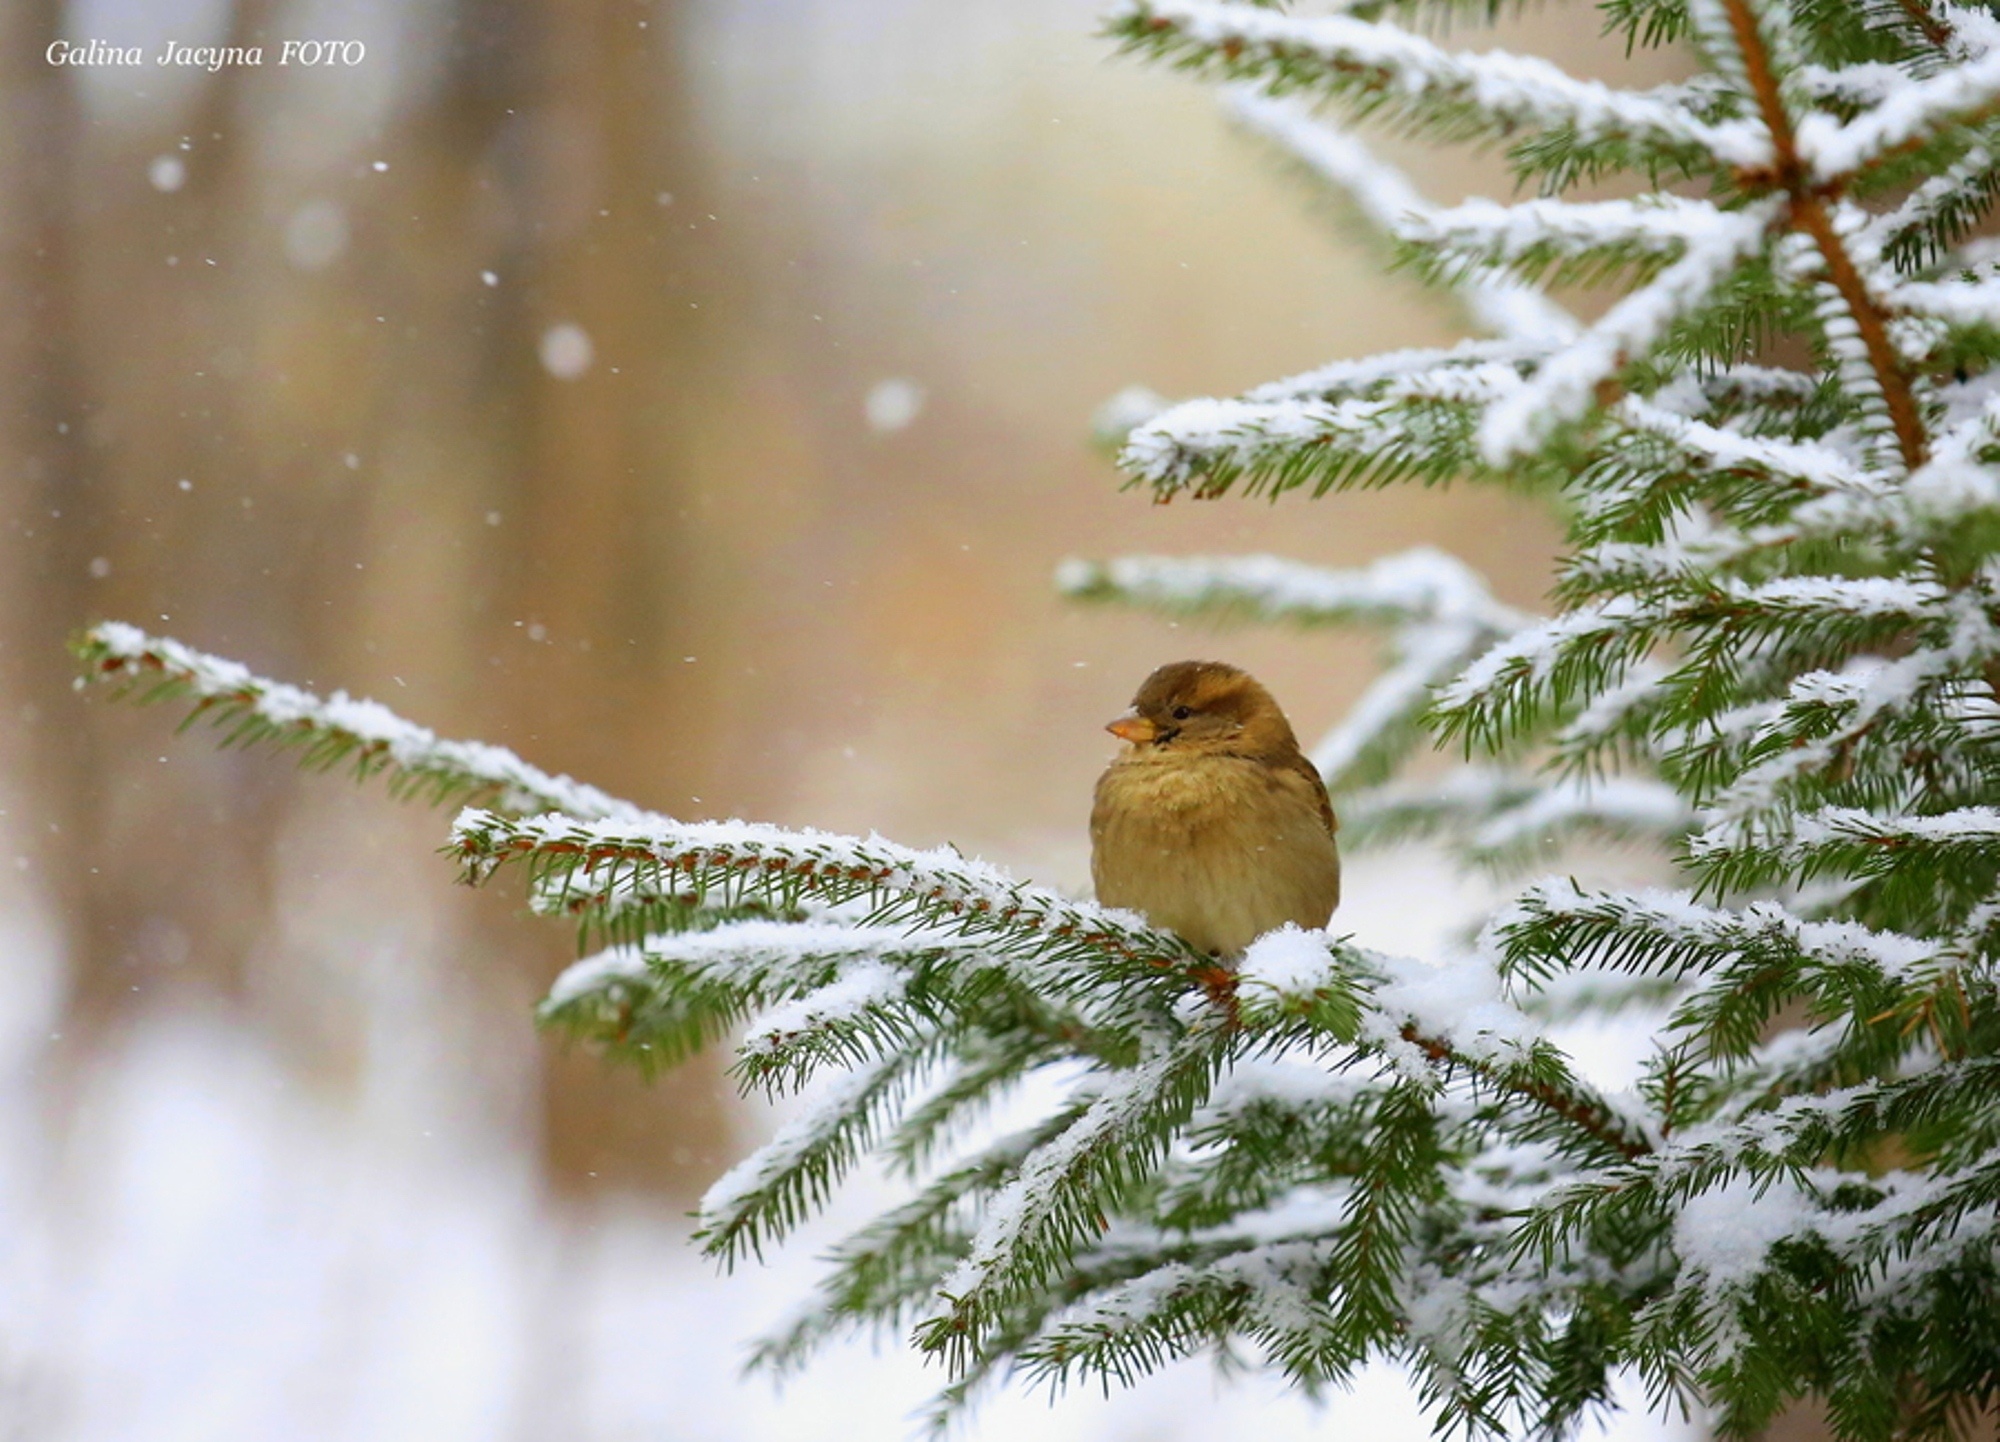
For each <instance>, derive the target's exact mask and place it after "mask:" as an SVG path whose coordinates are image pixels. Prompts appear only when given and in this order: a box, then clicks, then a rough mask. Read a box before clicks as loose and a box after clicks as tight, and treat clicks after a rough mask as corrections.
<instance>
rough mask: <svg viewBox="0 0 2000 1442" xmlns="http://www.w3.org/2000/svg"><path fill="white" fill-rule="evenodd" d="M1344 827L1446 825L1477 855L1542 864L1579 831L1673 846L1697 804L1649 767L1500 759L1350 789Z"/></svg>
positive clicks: (1357, 830)
mask: <svg viewBox="0 0 2000 1442" xmlns="http://www.w3.org/2000/svg"><path fill="white" fill-rule="evenodd" d="M1340 819H1341V834H1342V836H1343V837H1346V836H1349V835H1350V834H1351V835H1352V836H1353V837H1354V838H1355V839H1356V840H1357V841H1365V842H1368V843H1371V844H1375V843H1386V842H1394V841H1400V840H1405V839H1408V838H1411V837H1417V836H1437V835H1440V834H1442V836H1443V838H1444V840H1445V842H1446V844H1448V845H1449V846H1450V847H1451V848H1452V850H1453V851H1454V852H1456V854H1458V855H1460V856H1462V857H1464V858H1465V860H1467V861H1468V862H1471V863H1473V864H1474V865H1479V866H1487V867H1511V866H1516V865H1523V864H1527V863H1530V862H1532V863H1536V864H1542V863H1543V862H1544V861H1545V858H1546V855H1547V850H1548V848H1549V847H1550V846H1551V845H1553V844H1557V843H1560V842H1563V841H1566V840H1569V839H1571V838H1573V837H1577V836H1582V837H1586V838H1593V839H1597V840H1604V841H1648V842H1653V843H1655V844H1658V845H1663V846H1670V845H1671V844H1673V843H1674V842H1676V841H1678V840H1679V839H1680V838H1681V837H1682V836H1685V835H1686V834H1687V833H1688V831H1689V830H1691V829H1692V827H1693V825H1694V820H1695V816H1694V812H1693V810H1692V808H1690V807H1689V805H1688V804H1687V802H1686V800H1685V799H1683V798H1682V797H1681V796H1680V795H1679V794H1678V793H1676V792H1675V791H1674V789H1673V788H1672V787H1670V786H1668V785H1667V784H1666V783H1665V782H1662V781H1656V780H1653V779H1651V778H1649V777H1645V776H1613V777H1607V778H1603V779H1600V780H1591V779H1587V778H1582V777H1565V778H1562V779H1558V780H1554V781H1551V780H1549V779H1548V778H1546V777H1541V776H1531V775H1526V774H1523V773H1520V772H1516V771H1508V770H1501V769H1497V768H1492V767H1474V766H1467V767H1462V768H1460V769H1459V770H1457V771H1454V772H1453V773H1452V774H1451V775H1449V776H1447V777H1445V778H1444V779H1443V780H1442V781H1439V782H1436V783H1433V784H1428V785H1397V786H1382V787H1376V788H1374V789H1372V790H1368V791H1363V792H1360V793H1359V794H1357V795H1355V796H1352V797H1350V798H1348V799H1347V800H1346V801H1345V802H1344V803H1343V805H1342V807H1341V817H1340Z"/></svg>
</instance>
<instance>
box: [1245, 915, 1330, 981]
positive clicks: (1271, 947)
mask: <svg viewBox="0 0 2000 1442" xmlns="http://www.w3.org/2000/svg"><path fill="white" fill-rule="evenodd" d="M1340 972H1341V967H1340V964H1339V962H1338V960H1337V959H1336V958H1335V956H1334V955H1333V953H1332V952H1331V951H1329V950H1328V949H1327V937H1326V933H1325V932H1324V931H1305V930H1302V929H1301V928H1300V927H1298V926H1297V925H1295V924H1293V923H1292V922H1289V921H1288V922H1286V923H1285V924H1284V925H1283V926H1281V927H1279V928H1278V929H1277V930H1276V931H1267V932H1265V933H1264V934H1263V935H1262V936H1260V937H1258V938H1257V939H1256V940H1255V941H1253V942H1251V943H1250V946H1249V948H1248V949H1247V950H1246V951H1245V952H1244V953H1243V960H1242V962H1241V963H1240V964H1239V965H1238V967H1237V972H1236V974H1237V977H1238V979H1239V981H1240V982H1241V984H1242V985H1243V986H1245V987H1263V988H1265V989H1267V990H1269V991H1272V992H1275V993H1276V994H1277V995H1279V996H1302V997H1303V996H1311V995H1312V994H1313V993H1314V992H1316V991H1319V990H1321V989H1323V988H1324V987H1326V986H1328V985H1329V984H1331V983H1333V982H1335V981H1336V980H1337V979H1338V978H1339V976H1340Z"/></svg>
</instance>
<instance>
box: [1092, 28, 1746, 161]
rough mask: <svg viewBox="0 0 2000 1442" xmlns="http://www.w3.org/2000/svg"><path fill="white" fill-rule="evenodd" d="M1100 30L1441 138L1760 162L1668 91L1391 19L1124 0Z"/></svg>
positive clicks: (1207, 69)
mask: <svg viewBox="0 0 2000 1442" xmlns="http://www.w3.org/2000/svg"><path fill="white" fill-rule="evenodd" d="M1105 26H1106V29H1107V31H1108V32H1109V33H1110V34H1112V35H1114V36H1117V37H1118V38H1120V39H1122V40H1124V41H1125V43H1126V44H1127V45H1128V46H1129V47H1131V48H1133V49H1135V50H1143V51H1147V52H1149V53H1151V54H1153V55H1156V56H1158V57H1160V58H1162V59H1165V60H1168V61H1170V62H1171V63H1173V64H1175V65H1177V66H1179V67H1180V68H1183V69H1191V70H1196V71H1199V72H1201V73H1203V74H1206V75H1211V76H1221V77H1226V78H1228V79H1234V80H1249V81H1254V82H1256V83H1257V84H1259V85H1260V86H1262V87H1264V88H1265V89H1267V90H1269V91H1270V92H1272V93H1274V94H1281V93H1283V92H1285V91H1297V90H1302V91H1310V92H1314V93H1318V94H1322V95H1328V96H1335V97H1338V98H1340V99H1343V100H1345V101H1347V102H1348V103H1349V104H1350V106H1351V107H1352V108H1353V109H1354V110H1355V111H1357V112H1358V113H1361V114H1364V115H1382V116H1385V117H1387V118H1389V119H1391V120H1393V121H1396V122H1399V123H1402V124H1405V125H1407V126H1410V127H1412V128H1415V129H1419V130H1421V131H1423V132H1425V133H1427V134H1430V135H1433V136H1436V137H1438V138H1442V139H1465V138H1470V137H1474V136H1479V135H1487V134H1492V133H1495V132H1498V133H1502V134H1505V133H1512V132H1515V131H1518V130H1521V129H1523V128H1534V129H1541V130H1557V129H1561V130H1565V131H1570V132H1573V133H1575V134H1577V135H1580V136H1582V137H1584V138H1586V139H1597V140H1605V139H1614V138H1615V139H1622V140H1625V141H1627V142H1629V143H1631V144H1633V145H1635V146H1643V147H1645V148H1646V149H1647V150H1648V151H1649V152H1650V153H1652V154H1653V155H1655V156H1657V157H1659V158H1660V159H1661V160H1662V161H1663V162H1665V163H1666V164H1670V165H1672V164H1679V165H1685V166H1689V167H1700V166H1703V165H1706V164H1710V163H1712V160H1713V158H1714V157H1716V156H1722V157H1724V158H1725V159H1726V161H1727V162H1728V163H1731V164H1737V165H1748V166H1754V165H1759V164H1768V163H1769V159H1770V157H1769V154H1768V150H1767V149H1765V148H1762V147H1760V146H1759V145H1758V144H1757V143H1756V141H1757V138H1758V137H1756V136H1755V135H1753V134H1751V133H1749V132H1747V131H1745V130H1744V129H1743V128H1741V127H1729V126H1711V125H1708V124H1706V123H1704V122H1703V121H1701V120H1700V119H1698V118H1697V117H1696V116H1694V115H1693V114H1692V113H1690V112H1689V111H1688V110H1687V109H1685V108H1683V107H1682V106H1679V105H1676V104H1674V103H1673V102H1672V101H1671V100H1668V99H1665V98H1662V97H1659V96H1654V95H1648V94H1645V93H1643V92H1636V91H1624V90H1614V89H1612V88H1611V87H1610V86H1607V85H1604V84H1601V83H1600V82H1597V81H1594V80H1579V79H1577V78H1576V77H1574V76H1572V75H1568V74H1566V73H1564V72H1563V71H1562V70H1561V69H1560V68H1558V67H1557V66H1555V65H1553V64H1551V63H1549V62H1548V61H1546V60H1543V59H1540V58H1537V57H1533V56H1519V55H1509V54H1506V53H1504V52H1500V51H1495V52H1492V53H1490V54H1484V55H1473V54H1466V53H1463V52H1459V51H1450V50H1445V49H1443V48H1442V47H1440V46H1438V45H1436V44H1434V43H1433V42H1431V41H1429V40H1426V39H1424V38H1422V37H1421V36H1418V35H1415V34H1412V33H1411V32H1409V31H1406V30H1402V29H1400V28H1398V27H1396V26H1393V25H1390V24H1387V23H1379V22H1371V21H1366V20H1361V19H1357V18H1355V17H1353V16H1348V15H1323V16H1295V15H1286V14H1283V13H1281V12H1279V11H1276V10H1272V9H1268V8H1265V7H1262V6H1258V5H1251V4H1223V3H1210V0H1122V3H1120V4H1118V5H1116V6H1115V7H1114V8H1113V9H1112V10H1111V12H1110V14H1109V15H1108V16H1107V17H1106V21H1105Z"/></svg>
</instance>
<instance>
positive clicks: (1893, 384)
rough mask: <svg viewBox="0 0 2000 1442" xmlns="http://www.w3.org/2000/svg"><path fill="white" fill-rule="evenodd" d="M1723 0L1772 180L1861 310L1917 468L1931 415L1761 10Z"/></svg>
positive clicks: (1906, 458) (1837, 284) (1903, 441)
mask: <svg viewBox="0 0 2000 1442" xmlns="http://www.w3.org/2000/svg"><path fill="white" fill-rule="evenodd" d="M1723 6H1724V9H1725V10H1726V11H1727V12H1728V15H1729V29H1730V32H1731V33H1732V34H1733V35H1734V36H1735V38H1736V45H1737V48H1738V50H1740V51H1741V52H1742V55H1743V69H1744V73H1745V75H1746V76H1747V78H1748V79H1749V81H1750V90H1751V93H1752V94H1753V95H1754V96H1755V97H1756V99H1757V109H1758V111H1759V113H1760V114H1761V115H1762V117H1763V120H1764V126H1765V129H1767V130H1768V131H1770V133H1771V149H1772V151H1773V152H1774V153H1775V156H1776V169H1775V173H1774V175H1773V176H1772V177H1771V178H1770V180H1771V183H1772V184H1773V185H1774V186H1775V188H1777V189H1780V190H1783V191H1784V192H1785V194H1786V196H1787V197H1788V199H1789V201H1790V205H1789V215H1788V218H1787V219H1788V224H1789V225H1790V226H1791V227H1792V228H1793V229H1794V230H1799V231H1802V232H1804V233H1805V234H1807V235H1809V236H1811V237H1812V239H1813V243H1814V244H1815V245H1816V246H1818V247H1819V253H1820V255H1821V256H1822V257H1823V258H1824V259H1825V261H1826V271H1827V279H1828V280H1830V281H1831V282H1832V283H1833V288H1834V290H1836V291H1837V292H1839V294H1840V299H1841V302H1842V304H1844V305H1845V306H1846V307H1847V312H1848V314H1849V315H1851V316H1853V317H1854V326H1855V329H1856V330H1857V331H1858V332H1859V333H1860V336H1861V344H1862V346H1863V348H1864V349H1865V350H1866V351H1867V352H1868V364H1869V367H1870V369H1872V370H1873V371H1874V372H1875V380H1876V384H1877V385H1879V386H1880V387H1881V389H1882V400H1883V403H1884V404H1885V405H1887V407H1888V408H1889V424H1890V425H1891V426H1892V427H1893V428H1894V430H1895V432H1896V447H1897V449H1898V450H1899V451H1900V452H1901V453H1902V457H1903V464H1904V465H1905V466H1907V467H1908V468H1909V469H1911V470H1915V469H1916V468H1917V467H1918V466H1921V465H1922V464H1923V463H1924V461H1925V459H1926V458H1927V456H1928V454H1929V442H1928V438H1927V437H1926V436H1925V434H1924V426H1923V418H1922V416H1921V415H1920V414H1919V413H1918V411H1917V399H1916V396H1915V394H1914V393H1912V391H1911V390H1910V378H1909V376H1908V375H1906V374H1905V373H1904V370H1903V364H1902V361H1901V359H1900V358H1899V357H1898V356H1897V355H1896V348H1895V346H1894V345H1893V344H1892V343H1891V342H1890V340H1889V327H1888V323H1887V322H1886V320H1885V319H1884V318H1883V315H1882V312H1881V310H1880V308H1879V307H1877V305H1876V304H1875V299H1874V297H1873V296H1871V295H1869V294H1868V287H1867V285H1866V284H1865V283H1864V282H1863V281H1862V279H1861V272H1860V270H1859V269H1857V268H1856V266H1855V264H1854V257H1852V256H1851V255H1849V254H1848V253H1847V247H1846V246H1845V245H1844V244H1842V243H1841V239H1840V236H1839V234H1838V233H1837V232H1836V231H1835V230H1834V228H1833V218H1832V216H1830V215H1828V214H1827V209H1826V199H1827V196H1826V193H1824V192H1822V191H1821V190H1820V189H1819V188H1817V187H1815V186H1813V185H1812V184H1810V183H1809V180H1808V177H1807V174H1806V169H1805V166H1804V164H1803V163H1802V162H1801V161H1800V159H1799V148H1798V139H1797V137H1796V136H1795V135H1794V134H1793V132H1792V120H1791V116H1790V115H1788V114H1787V113H1786V111H1785V104H1784V98H1783V96H1782V95H1780V93H1779V90H1778V79H1777V76H1776V75H1775V74H1774V73H1773V72H1772V70H1771V56H1770V52H1769V51H1768V50H1766V49H1765V47H1764V37H1763V36H1762V35H1761V34H1759V33H1758V30H1757V17H1756V16H1755V15H1754V14H1753V13H1752V12H1751V9H1750V4H1749V0H1723Z"/></svg>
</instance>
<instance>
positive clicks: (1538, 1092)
mask: <svg viewBox="0 0 2000 1442" xmlns="http://www.w3.org/2000/svg"><path fill="white" fill-rule="evenodd" d="M1403 1040H1404V1041H1406V1042H1409V1043H1410V1044H1411V1045H1412V1046H1414V1047H1416V1048H1417V1049H1418V1050H1420V1051H1421V1052H1423V1054H1424V1055H1425V1056H1427V1057H1429V1058H1430V1059H1431V1060H1432V1061H1434V1062H1437V1063H1438V1064H1439V1065H1441V1066H1459V1067H1464V1068H1465V1069H1466V1070H1467V1071H1470V1072H1474V1073H1476V1074H1477V1075H1479V1076H1481V1077H1484V1078H1485V1079H1486V1080H1487V1081H1488V1082H1489V1083H1491V1084H1492V1085H1493V1086H1496V1087H1498V1088H1500V1089H1501V1090H1502V1091H1509V1092H1512V1093H1514V1095H1516V1096H1519V1097H1525V1098H1527V1099H1528V1100H1529V1101H1532V1102H1534V1103H1535V1104H1536V1105H1537V1106H1539V1107H1541V1108H1543V1109H1544V1110H1545V1111H1550V1112H1553V1113H1555V1115H1557V1116H1559V1117H1561V1118H1562V1119H1563V1120H1564V1121H1566V1122H1568V1123H1570V1124H1571V1125H1572V1126H1574V1127H1576V1128H1578V1129H1579V1130H1581V1131H1583V1132H1586V1133H1588V1134H1589V1135H1590V1136H1591V1137H1593V1138H1595V1139H1596V1140H1597V1141H1600V1142H1602V1143H1603V1144H1604V1145H1605V1146H1607V1147H1610V1148H1611V1149H1612V1150H1613V1151H1615V1152H1618V1153H1619V1154H1620V1155H1622V1156H1623V1157H1624V1158H1625V1159H1626V1160H1627V1161H1637V1160H1638V1159H1639V1158H1640V1157H1643V1156H1647V1155H1649V1154H1650V1153H1651V1152H1652V1150H1653V1148H1652V1146H1651V1145H1650V1144H1649V1143H1647V1142H1646V1141H1645V1140H1644V1139H1643V1138H1635V1137H1633V1136H1631V1135H1630V1134H1629V1133H1627V1132H1626V1130H1625V1128H1624V1127H1623V1126H1621V1125H1620V1124H1619V1121H1618V1118H1617V1117H1616V1116H1614V1115H1613V1114H1612V1112H1611V1111H1610V1110H1609V1109H1608V1108H1607V1107H1605V1106H1604V1105H1602V1104H1601V1103H1599V1102H1595V1101H1591V1100H1589V1099H1587V1098H1584V1097H1579V1096H1573V1095H1571V1094H1570V1093H1568V1092H1565V1091H1562V1090H1560V1089H1559V1088H1556V1087H1552V1086H1550V1085H1549V1084H1548V1083H1547V1082H1537V1081H1523V1080H1521V1079H1519V1078H1515V1077H1508V1076H1503V1075H1499V1074H1496V1073H1495V1072H1494V1071H1493V1070H1492V1069H1491V1068H1489V1067H1484V1066H1481V1065H1480V1064H1479V1063H1478V1062H1476V1061H1474V1060H1472V1059H1471V1058H1470V1057H1467V1056H1464V1055H1462V1054H1461V1053H1459V1052H1457V1051H1455V1050H1453V1049H1452V1046H1451V1044H1450V1043H1449V1042H1442V1041H1439V1040H1438V1039H1437V1038H1436V1037H1433V1036H1425V1035H1424V1034H1423V1033H1422V1032H1420V1031H1418V1030H1417V1028H1416V1026H1415V1024H1414V1023H1412V1024H1410V1025H1407V1026H1405V1027H1404V1028H1403Z"/></svg>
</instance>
